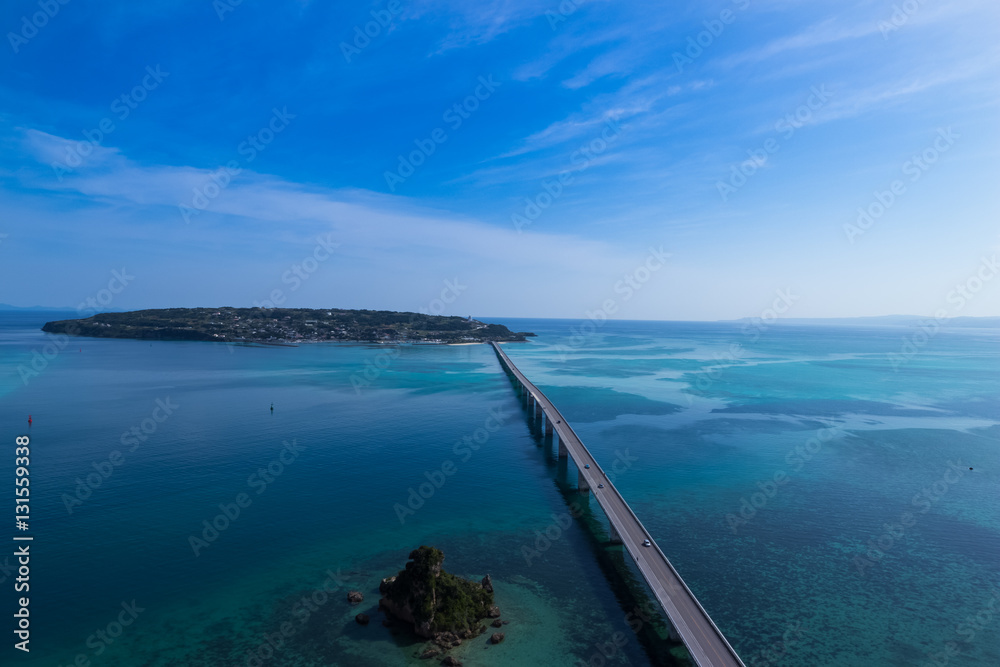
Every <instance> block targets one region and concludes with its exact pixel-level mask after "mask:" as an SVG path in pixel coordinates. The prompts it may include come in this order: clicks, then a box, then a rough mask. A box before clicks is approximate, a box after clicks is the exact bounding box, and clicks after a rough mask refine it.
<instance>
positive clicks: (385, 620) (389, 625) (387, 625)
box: [382, 618, 392, 628]
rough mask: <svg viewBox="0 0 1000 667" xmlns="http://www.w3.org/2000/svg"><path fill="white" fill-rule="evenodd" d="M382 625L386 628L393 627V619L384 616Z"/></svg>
mask: <svg viewBox="0 0 1000 667" xmlns="http://www.w3.org/2000/svg"><path fill="white" fill-rule="evenodd" d="M382 627H384V628H391V627H392V621H390V620H389V619H388V618H383V619H382Z"/></svg>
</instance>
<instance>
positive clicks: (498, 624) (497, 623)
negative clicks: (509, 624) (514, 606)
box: [491, 618, 503, 628]
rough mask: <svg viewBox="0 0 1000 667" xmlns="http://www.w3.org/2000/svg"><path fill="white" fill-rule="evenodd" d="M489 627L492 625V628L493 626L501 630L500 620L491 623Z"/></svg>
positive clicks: (501, 622)
mask: <svg viewBox="0 0 1000 667" xmlns="http://www.w3.org/2000/svg"><path fill="white" fill-rule="evenodd" d="M491 625H492V626H493V627H494V628H502V627H503V621H501V620H500V619H499V618H498V619H496V620H495V621H493V623H492V624H491Z"/></svg>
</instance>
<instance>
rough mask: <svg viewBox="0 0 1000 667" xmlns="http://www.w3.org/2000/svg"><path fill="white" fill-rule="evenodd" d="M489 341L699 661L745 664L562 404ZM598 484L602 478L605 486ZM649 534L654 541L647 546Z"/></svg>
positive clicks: (703, 665) (705, 665)
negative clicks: (563, 411) (559, 407)
mask: <svg viewBox="0 0 1000 667" xmlns="http://www.w3.org/2000/svg"><path fill="white" fill-rule="evenodd" d="M490 345H492V346H493V349H494V351H495V352H496V354H497V357H498V358H499V359H500V364H501V365H502V366H503V368H504V370H505V372H506V373H507V374H508V375H509V376H511V377H512V378H513V379H514V380H516V382H517V386H518V388H519V389H520V390H521V392H522V393H523V394H524V395H525V396H526V400H527V403H528V406H527V407H528V416H529V419H531V421H532V422H536V421H542V422H544V425H545V435H546V436H551V435H552V433H553V431H554V432H555V433H556V434H557V435H558V437H559V458H565V457H566V456H567V455H569V456H572V457H573V461H574V462H575V463H576V467H577V470H578V472H579V477H578V484H577V486H578V487H579V489H580V490H581V491H591V490H592V491H593V493H594V497H595V498H596V499H597V502H598V504H600V506H601V509H603V510H604V513H605V514H606V515H607V517H608V520H609V521H610V523H611V539H612V540H613V541H614V542H620V543H621V544H623V545H624V546H625V549H626V550H627V551H628V553H629V555H630V556H631V557H632V560H634V561H635V563H636V565H637V566H638V567H639V571H640V572H642V576H643V577H645V579H646V583H647V584H649V587H650V589H652V591H653V595H655V596H656V600H657V601H658V602H659V603H660V606H661V607H663V611H665V612H666V614H667V617H668V618H669V619H670V623H671V624H672V625H673V627H674V630H675V631H676V632H677V634H678V635H679V636H680V638H681V641H683V642H684V645H685V646H686V647H687V649H688V652H689V653H690V654H691V657H692V658H693V659H694V661H695V663H696V664H697V665H698V667H745V665H744V664H743V661H742V660H740V657H739V656H738V655H737V654H736V651H735V650H734V649H733V647H732V646H730V645H729V642H728V641H726V638H725V636H723V634H722V631H721V630H719V628H718V627H717V626H716V625H715V623H713V622H712V619H711V617H709V615H708V612H707V611H705V608H704V607H702V606H701V603H699V602H698V599H697V598H696V597H695V596H694V593H692V592H691V589H690V588H688V587H687V584H685V583H684V580H683V579H681V575H680V574H678V573H677V570H675V569H674V566H673V565H671V563H670V561H669V560H668V559H667V557H666V556H665V555H664V553H663V552H662V551H661V550H660V547H659V546H657V544H656V542H655V541H654V540H653V538H652V536H651V535H650V534H649V532H648V531H647V530H646V529H645V528H644V527H643V525H642V522H640V521H639V519H638V517H636V515H635V513H634V512H633V511H632V508H631V507H629V504H628V503H627V502H625V499H624V498H622V495H621V494H620V493H619V492H618V489H616V488H615V485H614V484H612V483H611V480H610V479H608V477H607V475H605V473H604V471H603V470H602V469H601V466H600V465H599V464H598V463H597V461H596V460H595V459H594V457H593V456H592V455H591V453H590V451H589V450H588V449H587V447H586V446H585V445H584V444H583V442H582V441H581V440H580V438H579V436H577V434H576V433H575V432H574V431H573V428H572V427H571V426H570V425H569V424H568V423H567V422H566V420H565V419H564V418H563V416H562V414H561V413H560V412H559V410H557V409H556V407H555V406H554V405H553V404H552V402H551V401H550V400H549V399H548V398H546V397H545V394H543V393H542V392H541V391H539V389H538V387H536V386H535V385H534V384H532V383H531V381H530V380H528V378H526V377H525V376H524V373H522V372H521V371H519V370H518V369H517V366H515V365H514V362H512V361H511V360H510V357H508V356H507V353H506V352H504V351H503V349H501V347H500V346H499V345H498V344H497V343H490ZM598 484H603V485H604V486H603V488H600V487H598ZM646 540H648V541H649V546H644V543H645V541H646Z"/></svg>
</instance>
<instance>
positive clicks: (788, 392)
mask: <svg viewBox="0 0 1000 667" xmlns="http://www.w3.org/2000/svg"><path fill="white" fill-rule="evenodd" d="M73 316H74V315H73V313H54V312H38V311H20V312H6V313H0V438H2V441H3V447H2V448H0V451H2V452H5V453H4V454H3V455H2V457H0V484H2V485H3V488H2V490H0V496H2V497H3V498H4V499H5V500H4V503H5V506H6V507H7V509H8V512H7V514H6V517H7V518H6V520H3V521H0V540H2V541H6V542H7V544H8V545H9V546H8V547H7V548H4V549H3V551H2V552H0V610H3V612H4V613H3V614H2V617H3V618H4V619H6V620H4V621H3V622H2V625H3V626H4V627H2V628H0V630H2V634H0V636H3V637H5V638H6V639H5V642H6V643H7V645H6V646H3V647H2V649H0V655H2V656H3V657H2V658H0V663H2V664H4V665H46V666H55V665H60V666H61V665H66V666H68V665H71V664H78V665H85V664H88V665H92V666H94V667H111V666H139V665H182V666H183V665H192V666H196V665H197V666H202V665H204V666H206V667H207V666H212V667H216V666H220V665H223V666H230V665H231V666H233V667H236V666H238V665H239V666H244V665H245V666H250V667H252V666H255V665H257V666H264V665H266V666H268V667H270V666H293V665H294V666H296V667H312V666H318V665H343V666H345V667H348V666H349V667H355V666H357V667H366V666H369V665H371V666H375V665H417V664H425V665H426V664H436V661H430V663H429V662H428V661H421V660H419V658H418V657H417V656H418V654H419V652H420V651H421V650H422V649H423V646H424V645H423V644H422V643H420V642H417V641H415V640H414V639H412V638H410V637H409V636H408V634H407V633H405V632H402V631H401V630H400V628H398V627H384V626H383V625H382V623H381V620H382V616H381V614H379V613H378V612H377V604H378V584H379V581H380V580H381V579H382V578H383V577H386V576H389V575H391V574H394V573H395V572H396V571H397V570H399V569H400V568H402V567H403V565H404V564H405V562H406V558H407V554H408V553H409V552H410V551H411V550H412V549H414V548H416V547H417V546H419V545H422V544H428V545H433V546H436V547H438V548H440V549H442V550H443V551H444V552H445V554H446V560H445V568H446V569H448V570H449V571H451V572H454V573H456V574H459V575H462V576H466V577H476V578H480V577H482V576H483V575H485V574H487V573H489V574H490V575H491V576H492V578H493V581H494V582H495V587H496V597H497V601H498V604H499V605H500V607H501V610H502V612H503V618H505V619H509V621H510V623H509V625H507V626H505V627H504V630H503V631H504V632H505V633H506V640H505V641H504V642H503V643H502V644H500V645H498V646H493V647H487V646H486V644H485V637H481V638H479V639H476V640H471V641H467V642H466V643H465V644H464V645H463V646H462V647H460V648H459V649H458V650H457V651H456V654H457V655H458V657H460V658H461V659H462V660H463V661H464V662H465V664H466V665H470V666H473V665H552V666H555V665H581V664H583V665H595V666H596V665H650V664H665V663H666V661H668V660H671V659H672V658H671V656H675V655H677V654H678V653H682V651H680V652H679V651H678V650H677V649H676V647H675V646H673V645H672V644H671V643H670V642H669V641H668V640H667V639H666V634H667V631H666V628H665V627H664V625H663V622H662V618H660V617H659V615H658V613H657V612H656V610H655V609H653V608H651V606H650V596H649V594H648V592H647V591H646V589H645V585H644V584H643V582H642V581H641V579H640V578H639V576H638V574H637V571H636V570H635V568H634V565H633V564H632V563H631V562H630V559H629V558H628V557H627V555H623V554H622V550H621V547H616V546H609V545H608V543H607V532H606V531H607V522H606V520H605V519H604V518H603V516H602V515H601V512H600V509H599V508H598V507H597V505H596V503H595V502H593V501H588V496H586V495H581V494H580V493H579V492H578V491H577V490H576V488H575V484H576V475H575V474H574V470H573V466H572V463H570V464H569V466H568V467H567V465H566V463H565V462H562V463H560V462H559V461H558V459H557V457H556V456H555V450H554V449H553V447H552V443H550V442H546V441H545V440H544V438H541V437H539V434H537V433H534V432H532V430H531V428H530V427H529V425H528V423H527V421H526V419H525V416H524V412H523V410H522V407H521V405H520V403H519V401H518V398H517V396H516V394H515V392H514V391H513V388H512V385H511V383H510V381H509V379H508V378H507V377H506V376H505V375H504V373H503V372H502V371H501V368H500V366H499V364H498V362H497V359H496V357H495V355H494V354H493V352H492V351H491V350H490V348H489V347H488V346H486V345H467V346H432V345H413V346H403V347H388V346H380V345H363V344H356V345H349V344H312V345H302V346H299V347H251V346H236V345H227V344H216V343H196V342H152V343H150V342H143V341H130V340H109V339H86V338H72V339H60V338H53V337H50V336H49V335H47V334H43V333H42V332H41V331H40V330H39V327H40V326H41V325H42V324H43V323H44V322H45V321H46V320H51V319H62V318H66V317H73ZM484 319H487V320H489V318H484ZM492 321H498V322H502V323H504V324H506V325H508V326H510V327H511V328H512V329H515V330H526V331H533V332H535V333H537V334H538V336H537V338H532V339H531V340H530V341H529V342H527V343H519V344H515V343H511V344H507V345H506V349H507V351H508V353H509V354H510V356H511V358H512V360H513V361H514V362H515V363H516V364H518V366H519V367H520V368H521V370H522V371H524V372H525V374H526V375H527V376H528V377H529V378H531V379H532V380H533V381H534V382H535V383H536V384H537V385H538V386H539V387H540V388H541V389H542V390H543V391H545V392H546V393H547V395H548V396H549V398H551V399H552V400H553V402H555V404H556V405H558V406H559V408H560V410H561V411H562V412H563V414H564V415H565V416H566V418H567V419H568V420H569V421H570V422H571V423H572V425H573V427H574V428H575V429H576V431H577V433H578V434H579V435H580V436H581V438H582V439H583V440H584V442H585V443H586V444H587V445H588V446H589V448H590V450H591V451H592V452H593V454H594V455H595V457H596V458H597V459H598V460H599V461H600V462H601V463H602V465H603V466H604V467H605V468H606V469H614V470H615V471H617V472H616V474H615V482H616V484H617V486H618V488H619V490H620V491H621V493H622V494H623V495H624V497H625V498H626V499H627V500H628V501H629V502H630V503H631V505H632V507H633V509H634V510H635V512H636V514H637V515H638V516H639V518H640V519H641V520H642V521H643V522H644V523H645V525H646V527H647V528H648V529H649V530H650V532H651V533H652V534H653V536H654V537H655V539H656V541H657V542H658V544H659V545H660V546H661V548H662V549H663V551H664V552H665V553H666V554H667V555H668V556H669V557H670V559H671V560H672V562H673V563H674V565H675V566H676V567H677V569H678V570H679V571H680V573H681V574H682V576H683V577H684V578H685V580H686V581H687V583H688V585H689V586H690V587H691V589H692V590H693V591H694V592H695V593H696V594H697V596H698V598H699V599H700V601H701V602H702V604H703V605H704V606H705V608H706V609H707V610H708V611H709V613H710V614H711V615H712V617H713V619H714V620H715V622H716V624H717V625H718V626H719V627H720V628H721V629H722V630H723V631H724V632H725V634H726V636H727V637H728V639H729V641H730V643H732V644H733V646H734V647H735V648H736V650H737V651H738V652H739V653H740V655H741V656H742V657H743V660H744V661H745V662H746V664H747V665H750V666H756V667H760V666H763V665H785V666H788V667H817V666H824V665H835V666H845V665H846V666H855V665H857V666H868V665H873V666H882V665H886V666H900V667H914V666H924V665H939V666H941V665H949V666H956V667H958V666H973V665H976V666H984V667H985V666H988V667H996V666H997V665H1000V503H998V500H1000V493H998V491H1000V346H998V343H1000V330H997V329H961V330H955V331H939V332H936V333H934V334H933V335H929V336H928V335H926V333H925V334H924V335H921V334H919V332H918V330H915V329H908V328H905V327H899V326H894V327H889V326H886V327H867V328H855V327H849V326H841V327H837V326H793V325H784V326H782V325H778V324H775V325H773V326H770V327H766V326H765V327H763V328H762V329H759V328H753V327H750V328H748V327H746V326H745V325H743V324H741V323H665V322H604V323H597V324H594V323H590V324H587V323H581V322H573V321H568V320H504V319H497V320H492ZM906 342H909V344H910V346H908V347H906V348H905V349H904V347H903V346H904V343H906ZM891 355H895V356H891ZM32 364H34V367H33V366H32ZM272 404H273V406H274V410H273V412H272V410H271V409H270V408H271V405H272ZM29 414H30V415H31V416H32V419H33V423H32V425H31V426H30V428H29V426H28V423H27V419H28V415H29ZM26 434H27V435H29V436H30V439H31V449H32V455H31V462H30V479H31V486H30V489H31V504H30V507H31V512H30V527H29V530H28V531H27V532H26V533H21V532H20V531H17V530H16V529H15V526H14V511H13V506H14V500H13V497H14V442H15V437H16V436H18V435H26ZM615 462H617V466H615ZM269 470H270V472H269ZM241 501H242V504H243V506H242V507H240V506H239V505H240V502H241ZM236 510H238V511H239V514H238V515H236ZM226 514H228V515H229V516H226ZM212 524H214V526H212ZM15 534H28V535H31V536H33V537H34V541H33V542H31V547H30V549H31V562H30V567H31V573H30V614H31V615H30V628H31V640H30V648H31V651H30V653H29V654H22V653H21V652H19V651H16V650H14V649H13V648H12V646H11V644H13V642H14V639H13V634H12V630H13V619H12V614H13V612H14V611H15V609H16V607H15V597H16V595H15V593H14V591H13V588H12V587H13V584H14V578H15V577H16V573H14V572H13V571H12V569H11V564H12V563H13V561H14V557H13V555H12V553H13V550H14V549H13V546H11V545H14V542H13V541H11V537H13V536H14V535H15ZM355 589H356V590H360V591H362V592H363V593H364V595H365V599H364V602H362V603H361V604H360V605H358V606H351V605H349V604H348V603H347V601H346V593H347V591H348V590H355ZM326 591H332V592H330V593H327V592H326ZM18 595H20V594H18ZM359 612H364V613H368V614H370V615H371V618H372V622H371V624H370V625H368V626H361V625H358V624H357V623H355V621H354V616H355V614H357V613H359ZM634 629H638V632H633V630H634ZM283 630H284V631H285V634H284V635H282V631H283Z"/></svg>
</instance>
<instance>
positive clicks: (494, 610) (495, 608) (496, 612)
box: [486, 605, 500, 618]
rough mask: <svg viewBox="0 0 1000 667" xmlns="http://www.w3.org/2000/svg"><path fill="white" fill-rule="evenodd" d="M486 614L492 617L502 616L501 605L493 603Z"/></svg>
mask: <svg viewBox="0 0 1000 667" xmlns="http://www.w3.org/2000/svg"><path fill="white" fill-rule="evenodd" d="M486 615H487V616H489V617H490V618H500V607H498V606H496V605H493V606H492V607H490V608H489V609H487V610H486Z"/></svg>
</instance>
